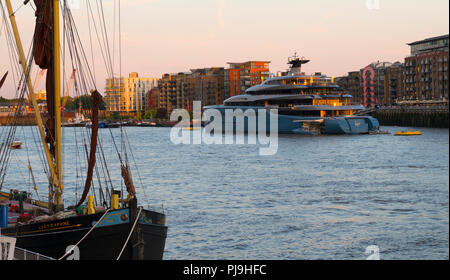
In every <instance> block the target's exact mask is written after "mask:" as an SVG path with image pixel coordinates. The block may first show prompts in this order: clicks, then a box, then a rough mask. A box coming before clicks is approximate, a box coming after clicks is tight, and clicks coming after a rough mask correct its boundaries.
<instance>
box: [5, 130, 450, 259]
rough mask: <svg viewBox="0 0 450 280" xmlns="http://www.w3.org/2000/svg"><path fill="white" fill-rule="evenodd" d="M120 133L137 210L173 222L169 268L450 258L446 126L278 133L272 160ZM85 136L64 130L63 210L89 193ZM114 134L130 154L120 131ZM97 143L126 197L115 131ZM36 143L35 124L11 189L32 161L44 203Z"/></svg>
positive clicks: (13, 168) (15, 158)
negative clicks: (374, 254)
mask: <svg viewBox="0 0 450 280" xmlns="http://www.w3.org/2000/svg"><path fill="white" fill-rule="evenodd" d="M5 129H6V128H5V127H2V128H0V132H1V133H4V132H5V131H6V130H5ZM123 129H124V130H125V131H126V137H122V139H123V141H124V142H127V141H129V142H130V145H131V148H132V150H131V151H130V149H128V150H127V151H128V152H127V156H128V159H129V161H130V163H131V164H132V167H133V175H134V182H135V185H136V190H137V192H138V197H139V199H140V200H139V201H140V203H141V204H143V205H144V206H147V204H149V205H150V207H151V208H153V209H155V210H161V209H163V211H164V212H165V214H166V215H167V225H168V227H169V230H168V237H167V241H166V250H165V254H164V259H230V260H233V259H327V260H329V259H366V258H367V257H368V256H369V255H368V254H367V253H366V248H367V247H368V246H372V245H374V246H377V248H379V257H380V259H448V258H449V130H448V129H427V128H420V131H421V132H422V134H423V135H422V136H414V137H397V136H394V135H393V133H394V132H395V131H400V130H406V129H408V130H416V129H414V128H403V127H382V128H381V129H382V130H385V131H389V132H391V133H392V134H386V135H357V136H349V135H343V136H312V137H310V136H306V137H305V136H294V135H292V136H290V135H279V137H278V151H277V153H276V154H275V155H272V156H261V155H259V148H260V146H259V145H249V144H245V145H207V144H201V145H175V144H173V143H172V142H171V141H170V128H153V127H145V128H139V127H125V128H123ZM82 131H86V130H85V129H84V128H83V129H82V128H65V129H64V133H63V134H64V144H63V147H64V149H65V153H64V166H63V168H64V176H65V194H64V202H65V204H66V205H69V204H71V203H73V202H74V201H75V195H76V194H77V195H78V196H79V195H80V193H81V191H82V185H83V184H84V176H85V174H86V172H85V170H86V167H85V166H84V164H81V160H80V159H81V158H82V155H83V154H82V153H84V148H83V143H82V140H81V137H80V136H81V135H82ZM32 132H33V133H32ZM111 132H112V133H113V135H115V141H116V144H117V149H118V150H120V151H123V150H122V146H121V144H120V142H121V136H120V134H121V133H120V129H112V130H111ZM84 133H85V132H84ZM100 134H101V136H102V137H101V139H102V140H101V141H102V144H103V152H104V155H105V158H106V161H107V162H108V163H109V169H110V170H109V171H110V174H111V177H112V181H113V184H114V185H115V187H116V188H118V189H120V188H123V185H122V184H121V177H120V170H119V164H118V159H117V155H116V149H115V148H114V145H113V142H112V141H111V137H110V131H109V130H108V129H104V130H101V133H100ZM33 135H35V136H37V131H36V128H35V127H18V128H17V131H16V138H18V139H20V140H21V141H23V142H24V145H25V147H24V148H22V149H20V150H14V151H13V154H12V161H11V164H10V166H9V168H8V173H7V177H6V180H5V183H4V186H5V187H4V188H3V190H4V191H5V190H9V188H17V189H19V188H20V189H23V190H29V191H31V192H33V191H32V184H31V179H30V175H29V173H28V170H27V166H28V159H30V162H31V165H32V167H33V170H34V172H33V174H34V176H35V177H36V182H37V184H38V190H39V196H40V198H41V199H46V197H47V190H48V184H46V177H45V175H44V174H43V172H42V163H41V160H40V159H39V157H38V154H37V153H36V149H35V147H36V143H35V140H34V137H33ZM75 135H77V136H78V137H77V138H75V137H74V136H75ZM76 147H79V148H78V149H76ZM80 147H81V148H80ZM135 164H136V166H137V169H136V168H135V167H136V166H135ZM95 184H96V186H97V187H98V184H97V179H96V178H95V177H94V185H95ZM11 186H13V187H11ZM34 198H36V196H34Z"/></svg>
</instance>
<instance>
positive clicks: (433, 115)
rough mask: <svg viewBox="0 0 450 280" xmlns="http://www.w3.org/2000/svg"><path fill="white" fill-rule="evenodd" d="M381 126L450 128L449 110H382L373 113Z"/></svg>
mask: <svg viewBox="0 0 450 280" xmlns="http://www.w3.org/2000/svg"><path fill="white" fill-rule="evenodd" d="M373 116H374V117H375V118H377V119H378V121H379V122H380V124H381V125H398V126H412V127H432V128H449V126H448V122H449V120H448V117H449V116H448V108H447V109H425V108H424V109H422V108H382V109H380V110H377V111H375V112H374V113H373Z"/></svg>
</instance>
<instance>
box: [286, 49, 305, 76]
mask: <svg viewBox="0 0 450 280" xmlns="http://www.w3.org/2000/svg"><path fill="white" fill-rule="evenodd" d="M308 62H309V60H308V59H306V58H305V57H304V56H302V57H298V56H297V52H295V53H294V55H293V56H291V57H289V59H288V64H291V69H289V73H288V75H291V76H300V75H301V73H302V64H306V63H308Z"/></svg>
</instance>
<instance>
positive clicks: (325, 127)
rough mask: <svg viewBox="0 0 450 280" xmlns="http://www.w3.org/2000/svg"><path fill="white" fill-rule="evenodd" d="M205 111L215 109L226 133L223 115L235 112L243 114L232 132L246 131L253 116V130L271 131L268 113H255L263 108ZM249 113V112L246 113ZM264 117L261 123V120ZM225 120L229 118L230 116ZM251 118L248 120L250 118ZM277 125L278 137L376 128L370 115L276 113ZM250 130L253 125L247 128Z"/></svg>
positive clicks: (233, 121)
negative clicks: (219, 115)
mask: <svg viewBox="0 0 450 280" xmlns="http://www.w3.org/2000/svg"><path fill="white" fill-rule="evenodd" d="M204 108H205V109H216V110H218V111H220V113H221V116H222V130H223V131H226V128H227V125H228V129H230V128H231V125H230V124H229V123H226V122H227V121H226V120H227V117H226V114H230V113H236V110H241V111H242V113H243V116H242V114H239V113H238V114H235V116H234V117H233V118H232V127H233V131H234V132H235V133H236V132H238V131H239V129H242V128H243V132H245V133H248V132H249V117H248V116H250V115H252V114H253V112H255V114H253V115H254V116H255V118H254V119H253V120H251V121H250V123H251V124H252V123H255V125H254V126H253V127H256V129H259V125H260V124H263V125H265V128H262V130H265V131H266V132H270V125H271V117H270V116H271V114H272V113H270V112H269V110H266V111H265V113H263V115H261V114H259V113H258V109H266V108H264V107H244V106H242V107H234V106H222V105H216V106H206V107H204ZM249 110H251V111H250V113H249ZM261 117H263V118H265V120H264V121H262V122H261V120H260V118H261ZM228 119H231V118H230V117H229V118H228ZM250 119H251V118H250ZM277 120H278V122H277V124H278V133H279V134H302V135H320V134H368V133H371V132H375V131H377V130H378V129H379V122H378V120H377V119H375V118H373V117H371V116H341V117H339V116H338V117H308V116H292V115H284V114H277ZM250 127H252V126H250Z"/></svg>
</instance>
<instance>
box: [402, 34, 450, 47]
mask: <svg viewBox="0 0 450 280" xmlns="http://www.w3.org/2000/svg"><path fill="white" fill-rule="evenodd" d="M441 39H448V34H447V35H442V36H437V37H431V38H427V39H424V40H420V41H416V42H412V43H408V45H410V46H413V45H418V44H423V43H427V42H431V41H436V40H441Z"/></svg>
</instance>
